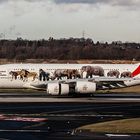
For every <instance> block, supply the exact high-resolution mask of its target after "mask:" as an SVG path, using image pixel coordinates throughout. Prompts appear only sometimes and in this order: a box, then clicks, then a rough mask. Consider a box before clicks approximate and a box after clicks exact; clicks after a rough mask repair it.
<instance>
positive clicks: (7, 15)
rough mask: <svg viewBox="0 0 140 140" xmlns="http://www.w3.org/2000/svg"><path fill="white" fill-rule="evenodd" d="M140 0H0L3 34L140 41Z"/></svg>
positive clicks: (32, 37) (1, 32) (38, 37)
mask: <svg viewBox="0 0 140 140" xmlns="http://www.w3.org/2000/svg"><path fill="white" fill-rule="evenodd" d="M139 6H140V0H0V38H9V39H16V38H17V37H23V38H26V39H42V38H45V39H47V38H49V37H50V36H52V37H54V38H64V37H82V32H83V31H85V37H90V38H93V40H95V41H97V40H99V41H113V40H122V41H136V42H140V10H139Z"/></svg>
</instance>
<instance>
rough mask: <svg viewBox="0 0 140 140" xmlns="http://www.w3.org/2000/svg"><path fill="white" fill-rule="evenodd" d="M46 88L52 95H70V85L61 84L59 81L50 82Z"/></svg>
mask: <svg viewBox="0 0 140 140" xmlns="http://www.w3.org/2000/svg"><path fill="white" fill-rule="evenodd" d="M46 90H47V93H48V94H51V95H68V94H69V85H68V84H59V83H48V84H47V89H46Z"/></svg>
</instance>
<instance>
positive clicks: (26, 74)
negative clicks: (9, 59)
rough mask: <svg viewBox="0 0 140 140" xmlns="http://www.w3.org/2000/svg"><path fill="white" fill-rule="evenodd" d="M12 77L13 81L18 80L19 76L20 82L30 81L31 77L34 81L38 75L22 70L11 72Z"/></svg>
mask: <svg viewBox="0 0 140 140" xmlns="http://www.w3.org/2000/svg"><path fill="white" fill-rule="evenodd" d="M9 74H10V75H12V80H13V79H15V80H16V79H17V77H18V76H20V80H23V81H25V80H28V78H29V77H32V78H33V81H34V80H35V78H36V77H37V73H36V72H29V71H27V70H25V69H22V70H21V71H10V72H9Z"/></svg>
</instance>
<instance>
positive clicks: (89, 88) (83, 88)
mask: <svg viewBox="0 0 140 140" xmlns="http://www.w3.org/2000/svg"><path fill="white" fill-rule="evenodd" d="M95 91H96V83H93V82H84V81H78V82H76V86H75V92H76V93H82V94H85V93H93V92H95Z"/></svg>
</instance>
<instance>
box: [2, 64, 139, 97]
mask: <svg viewBox="0 0 140 140" xmlns="http://www.w3.org/2000/svg"><path fill="white" fill-rule="evenodd" d="M76 75H78V76H77V77H76ZM79 75H80V76H79ZM61 76H63V77H61ZM68 76H69V77H68ZM67 78H69V79H67ZM139 84H140V64H139V63H138V64H5V65H0V88H32V89H37V90H46V92H47V93H48V94H52V95H67V94H71V93H83V94H86V93H94V92H95V91H97V90H102V89H112V88H122V87H128V86H134V85H139Z"/></svg>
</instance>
